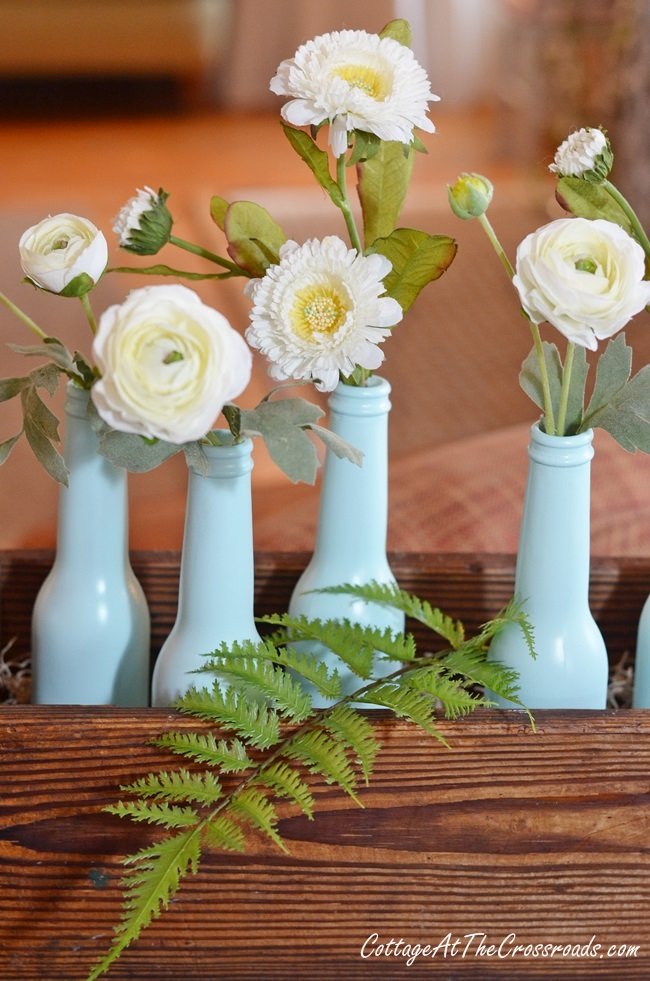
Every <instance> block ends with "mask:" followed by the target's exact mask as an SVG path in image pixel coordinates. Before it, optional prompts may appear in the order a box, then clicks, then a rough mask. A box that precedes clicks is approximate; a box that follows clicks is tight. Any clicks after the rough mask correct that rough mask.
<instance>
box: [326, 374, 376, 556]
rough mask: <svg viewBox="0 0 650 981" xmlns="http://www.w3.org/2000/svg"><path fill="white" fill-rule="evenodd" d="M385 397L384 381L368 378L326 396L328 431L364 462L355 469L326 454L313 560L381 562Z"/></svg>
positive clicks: (339, 388)
mask: <svg viewBox="0 0 650 981" xmlns="http://www.w3.org/2000/svg"><path fill="white" fill-rule="evenodd" d="M389 393H390V385H389V384H388V382H387V381H385V380H384V379H381V378H374V377H373V378H371V379H370V382H369V384H368V386H367V387H364V388H353V387H351V386H348V385H343V384H340V385H339V386H338V388H337V389H336V391H335V392H334V393H333V394H332V396H331V397H330V401H329V405H330V421H329V425H330V428H331V430H332V431H333V432H334V433H336V434H337V435H338V436H340V437H341V438H342V439H344V440H346V441H347V442H348V443H350V444H351V445H352V446H354V447H356V448H357V449H358V450H360V451H361V452H362V453H363V462H362V465H361V466H360V467H359V466H357V465H356V464H354V463H352V462H350V461H349V460H345V459H343V460H341V459H339V458H338V457H336V456H335V455H334V454H333V453H332V452H331V451H329V450H328V452H327V458H326V462H325V468H324V473H323V486H322V491H321V499H320V515H319V522H318V533H317V539H316V549H315V555H316V556H322V555H324V554H325V555H330V556H332V557H335V556H336V555H337V554H341V555H343V554H347V555H350V554H351V553H356V554H358V555H362V554H363V555H365V556H366V559H367V560H368V562H369V563H371V562H372V561H376V562H381V561H385V559H386V533H387V524H388V413H389V411H390V400H389Z"/></svg>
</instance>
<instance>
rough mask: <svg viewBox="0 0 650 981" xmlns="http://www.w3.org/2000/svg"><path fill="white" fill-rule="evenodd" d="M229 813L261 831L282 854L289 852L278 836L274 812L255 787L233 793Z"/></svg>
mask: <svg viewBox="0 0 650 981" xmlns="http://www.w3.org/2000/svg"><path fill="white" fill-rule="evenodd" d="M230 811H231V812H233V813H235V814H237V815H238V816H239V817H241V818H243V819H244V820H245V821H247V822H248V823H249V824H252V825H253V826H254V827H256V828H259V830H260V831H263V832H264V834H266V835H268V837H269V838H270V839H271V841H273V842H275V844H276V845H277V846H278V848H280V849H282V851H283V852H288V851H289V849H288V848H287V846H286V845H285V843H284V842H283V840H282V838H281V837H280V835H279V834H278V829H277V825H278V816H277V813H276V810H275V808H274V806H273V804H272V803H271V801H270V800H269V799H268V798H267V796H266V795H265V793H264V792H263V791H261V790H258V789H257V788H256V787H245V788H244V789H243V790H241V791H237V792H235V793H234V794H233V797H232V801H231V804H230Z"/></svg>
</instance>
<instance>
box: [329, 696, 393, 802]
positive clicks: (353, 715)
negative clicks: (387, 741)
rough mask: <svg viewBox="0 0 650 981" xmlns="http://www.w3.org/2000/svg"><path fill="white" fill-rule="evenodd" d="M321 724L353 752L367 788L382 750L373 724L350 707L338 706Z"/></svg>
mask: <svg viewBox="0 0 650 981" xmlns="http://www.w3.org/2000/svg"><path fill="white" fill-rule="evenodd" d="M321 724H322V725H323V726H324V727H325V728H326V729H328V731H329V732H331V734H332V735H333V736H334V738H335V739H339V740H340V741H341V742H342V743H343V745H344V746H346V747H349V748H350V749H351V750H352V751H353V753H354V756H355V760H356V762H357V763H358V764H359V766H360V767H361V770H362V772H363V777H364V780H365V783H366V786H367V785H368V781H369V780H370V774H371V773H372V768H373V766H374V762H375V757H376V755H377V753H378V752H379V749H380V744H379V742H378V741H377V739H376V738H375V734H374V729H373V727H372V724H371V723H370V722H369V721H368V720H367V719H366V718H364V716H363V715H360V714H359V712H355V710H354V709H353V708H351V706H349V705H336V706H335V707H334V708H333V709H331V710H330V711H328V712H327V713H325V715H324V716H323V718H322V719H321Z"/></svg>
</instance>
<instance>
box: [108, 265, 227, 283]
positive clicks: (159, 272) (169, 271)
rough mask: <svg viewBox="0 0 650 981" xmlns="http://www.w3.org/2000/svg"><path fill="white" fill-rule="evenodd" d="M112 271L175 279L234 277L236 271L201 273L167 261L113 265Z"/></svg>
mask: <svg viewBox="0 0 650 981" xmlns="http://www.w3.org/2000/svg"><path fill="white" fill-rule="evenodd" d="M108 271H109V272H112V273H138V274H140V275H142V276H173V277H174V278H175V279H189V280H194V279H197V280H198V279H232V277H233V276H234V275H236V273H233V272H222V273H199V272H188V271H187V270H185V269H174V268H173V267H172V266H167V265H165V263H162V262H158V263H156V264H155V265H154V266H112V267H111V268H110V269H109V270H108Z"/></svg>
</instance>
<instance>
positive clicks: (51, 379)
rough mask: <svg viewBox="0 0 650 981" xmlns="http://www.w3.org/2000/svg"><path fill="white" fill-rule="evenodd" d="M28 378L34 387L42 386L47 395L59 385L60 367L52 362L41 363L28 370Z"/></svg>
mask: <svg viewBox="0 0 650 981" xmlns="http://www.w3.org/2000/svg"><path fill="white" fill-rule="evenodd" d="M29 378H30V381H31V383H32V385H33V386H34V388H44V389H45V391H46V392H47V394H48V395H54V393H55V392H56V390H57V388H58V387H59V381H60V379H61V369H60V368H59V366H58V365H56V364H54V362H50V363H49V364H42V365H40V367H38V368H34V370H33V371H30V373H29Z"/></svg>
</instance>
